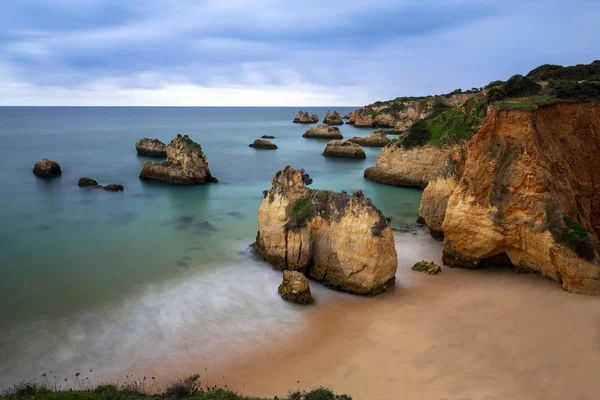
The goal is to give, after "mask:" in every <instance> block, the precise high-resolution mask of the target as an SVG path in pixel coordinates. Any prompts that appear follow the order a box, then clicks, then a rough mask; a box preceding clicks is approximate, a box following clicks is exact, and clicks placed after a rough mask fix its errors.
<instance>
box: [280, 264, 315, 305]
mask: <svg viewBox="0 0 600 400" xmlns="http://www.w3.org/2000/svg"><path fill="white" fill-rule="evenodd" d="M277 291H278V292H279V294H280V295H281V297H282V298H283V299H284V300H287V301H291V302H292V303H296V304H312V303H313V297H312V295H311V293H310V286H309V285H308V279H306V276H305V275H304V274H303V273H301V272H298V271H291V270H289V269H286V270H285V271H283V282H281V285H279V288H278V289H277Z"/></svg>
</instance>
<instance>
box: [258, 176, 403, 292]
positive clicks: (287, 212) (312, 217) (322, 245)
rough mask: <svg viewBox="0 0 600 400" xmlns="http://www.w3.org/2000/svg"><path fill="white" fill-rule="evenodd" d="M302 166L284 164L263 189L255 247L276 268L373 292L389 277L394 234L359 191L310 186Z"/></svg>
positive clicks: (384, 285)
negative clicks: (320, 188)
mask: <svg viewBox="0 0 600 400" xmlns="http://www.w3.org/2000/svg"><path fill="white" fill-rule="evenodd" d="M305 183H310V179H309V178H308V176H307V175H306V174H303V172H302V171H297V170H295V169H293V168H291V167H286V168H285V169H283V170H282V171H279V172H278V173H277V174H276V175H275V177H274V178H273V180H272V182H271V188H270V189H269V190H268V191H265V197H264V200H263V202H262V204H261V206H260V208H259V210H258V227H259V230H258V234H257V237H256V244H255V250H256V251H257V252H258V253H259V254H261V255H263V256H264V257H265V259H266V260H268V261H269V262H270V263H271V264H273V265H274V266H275V267H276V268H279V269H282V270H285V269H291V270H295V271H300V272H303V273H306V274H307V275H309V276H311V277H312V278H314V279H316V280H318V281H321V282H323V283H324V284H326V285H328V286H331V287H333V288H335V289H339V290H343V291H347V292H350V293H356V294H363V295H373V294H377V293H380V292H381V291H383V290H385V289H386V288H387V287H389V286H390V285H391V284H393V282H394V275H395V273H396V268H397V265H398V260H397V255H396V249H395V245H394V236H393V233H392V230H391V228H390V226H389V224H388V223H387V221H386V219H385V217H384V216H383V215H382V214H381V212H380V211H379V210H378V209H377V208H375V206H373V204H372V203H371V201H370V199H368V198H366V197H364V196H363V195H362V193H361V192H360V191H358V192H356V193H355V194H353V195H348V194H346V193H344V192H342V193H335V192H330V191H326V190H311V189H309V188H308V187H307V186H306V184H305Z"/></svg>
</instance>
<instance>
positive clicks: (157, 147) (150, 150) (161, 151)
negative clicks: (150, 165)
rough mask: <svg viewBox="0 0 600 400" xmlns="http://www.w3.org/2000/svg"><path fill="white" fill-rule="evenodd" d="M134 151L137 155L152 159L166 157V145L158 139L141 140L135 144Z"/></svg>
mask: <svg viewBox="0 0 600 400" xmlns="http://www.w3.org/2000/svg"><path fill="white" fill-rule="evenodd" d="M135 149H136V150H137V152H138V154H143V155H145V156H152V157H166V156H167V145H165V144H164V143H163V142H161V141H160V140H158V139H149V138H143V139H140V140H138V141H137V142H136V144H135Z"/></svg>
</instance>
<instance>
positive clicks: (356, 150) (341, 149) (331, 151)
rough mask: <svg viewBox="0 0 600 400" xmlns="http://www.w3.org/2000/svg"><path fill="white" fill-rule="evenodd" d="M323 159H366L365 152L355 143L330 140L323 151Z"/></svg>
mask: <svg viewBox="0 0 600 400" xmlns="http://www.w3.org/2000/svg"><path fill="white" fill-rule="evenodd" d="M323 155H324V156H325V157H345V158H366V157H367V155H366V154H365V151H364V150H363V149H362V147H360V146H359V145H358V144H356V143H352V142H350V141H348V140H332V141H330V142H329V143H327V146H325V150H323Z"/></svg>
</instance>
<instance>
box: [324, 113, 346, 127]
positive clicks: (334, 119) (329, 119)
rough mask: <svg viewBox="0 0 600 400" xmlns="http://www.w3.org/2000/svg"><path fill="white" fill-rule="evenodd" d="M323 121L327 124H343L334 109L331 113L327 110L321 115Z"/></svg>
mask: <svg viewBox="0 0 600 400" xmlns="http://www.w3.org/2000/svg"><path fill="white" fill-rule="evenodd" d="M323 123H325V124H327V125H343V124H344V121H342V117H340V114H338V112H337V111H334V112H333V114H329V110H327V112H326V113H325V116H324V117H323Z"/></svg>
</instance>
